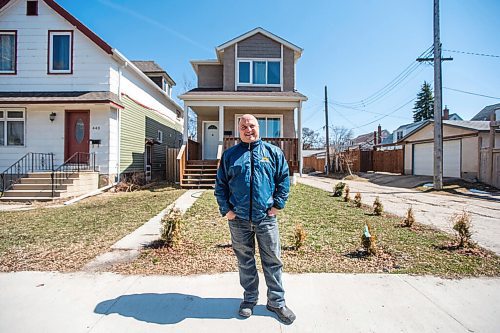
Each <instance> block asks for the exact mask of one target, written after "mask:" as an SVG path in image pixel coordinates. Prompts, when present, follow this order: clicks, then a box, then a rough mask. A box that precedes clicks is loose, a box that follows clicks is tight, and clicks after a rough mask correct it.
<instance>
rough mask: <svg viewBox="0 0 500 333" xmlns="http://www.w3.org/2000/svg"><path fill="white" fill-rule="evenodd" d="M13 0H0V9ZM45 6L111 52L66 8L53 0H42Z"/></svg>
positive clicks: (108, 47)
mask: <svg viewBox="0 0 500 333" xmlns="http://www.w3.org/2000/svg"><path fill="white" fill-rule="evenodd" d="M11 1H15V0H0V10H1V9H2V8H3V7H4V6H6V5H7V4H8V3H9V2H11ZM43 1H44V2H45V3H46V4H47V6H49V7H50V8H52V9H53V10H54V11H55V12H56V13H58V14H59V15H61V16H62V17H63V18H64V19H66V21H68V22H69V23H71V25H73V26H75V27H76V28H77V29H78V30H80V31H81V32H82V33H83V34H84V35H85V36H87V37H88V38H89V39H90V40H91V41H93V42H94V43H95V44H96V45H97V46H99V47H100V48H101V49H102V50H103V51H104V52H106V53H107V54H113V48H112V47H111V46H109V44H108V43H106V42H105V41H104V40H102V39H101V37H99V36H97V35H96V34H95V33H94V32H93V31H92V30H90V29H89V28H87V27H86V26H85V25H84V24H83V23H82V22H80V21H79V20H78V19H77V18H76V17H74V16H73V15H71V14H70V13H68V12H67V11H66V9H64V8H62V7H61V6H60V5H58V4H57V3H56V2H55V1H54V0H43Z"/></svg>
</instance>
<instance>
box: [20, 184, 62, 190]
mask: <svg viewBox="0 0 500 333" xmlns="http://www.w3.org/2000/svg"><path fill="white" fill-rule="evenodd" d="M55 189H56V190H67V189H68V185H57V186H56V187H55ZM11 190H32V191H42V190H50V191H52V184H51V183H49V184H15V185H13V186H12V189H11Z"/></svg>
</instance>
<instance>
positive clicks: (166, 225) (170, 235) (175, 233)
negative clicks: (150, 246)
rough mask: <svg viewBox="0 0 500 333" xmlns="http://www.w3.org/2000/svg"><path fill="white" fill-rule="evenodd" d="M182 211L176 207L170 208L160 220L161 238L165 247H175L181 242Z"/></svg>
mask: <svg viewBox="0 0 500 333" xmlns="http://www.w3.org/2000/svg"><path fill="white" fill-rule="evenodd" d="M181 225H182V213H181V211H180V210H179V209H178V208H174V209H172V211H170V213H168V214H167V215H165V216H164V217H163V219H162V220H161V239H162V240H163V241H164V242H165V245H166V246H167V247H175V246H177V245H179V244H180V242H181Z"/></svg>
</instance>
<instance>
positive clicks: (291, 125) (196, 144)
mask: <svg viewBox="0 0 500 333" xmlns="http://www.w3.org/2000/svg"><path fill="white" fill-rule="evenodd" d="M180 97H181V99H183V100H184V116H185V117H184V133H183V134H184V137H183V139H184V144H183V145H182V147H181V150H180V152H179V154H178V156H177V160H178V163H179V182H180V185H181V186H183V187H206V188H210V187H213V184H214V182H215V172H214V170H216V168H217V165H218V162H219V160H220V158H221V156H222V153H223V151H224V150H226V149H227V148H229V147H231V146H234V145H236V144H238V143H239V142H240V139H239V138H238V136H239V130H238V122H239V118H240V117H241V116H242V115H244V114H247V113H249V114H253V115H254V116H255V117H256V118H257V120H258V121H259V127H260V136H261V138H262V140H264V141H266V142H270V143H272V144H274V145H276V146H278V147H280V148H281V150H282V151H283V153H284V154H285V157H286V159H287V161H288V166H289V169H290V173H291V174H293V173H296V172H300V170H301V169H302V168H301V164H302V163H301V161H302V150H301V149H300V147H301V145H302V143H301V141H302V140H301V136H302V124H301V118H302V115H301V113H302V112H301V108H302V101H303V100H304V98H305V97H304V96H303V95H301V94H298V93H283V92H272V93H270V92H267V93H262V92H259V93H258V94H256V93H253V92H252V93H250V92H221V91H218V92H198V91H191V92H188V93H186V94H184V95H182V96H180ZM189 109H191V110H192V111H193V112H194V113H195V114H196V116H197V120H196V126H193V121H192V120H191V121H190V119H189ZM190 124H191V130H192V131H193V129H194V130H196V135H193V133H188V131H189V128H190ZM190 135H191V137H190ZM208 166H209V167H208ZM194 168H201V169H206V172H204V171H203V170H198V171H197V172H196V175H193V169H194ZM186 170H187V171H186ZM197 179H200V181H197ZM201 179H202V180H203V181H201Z"/></svg>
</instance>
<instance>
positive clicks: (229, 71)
mask: <svg viewBox="0 0 500 333" xmlns="http://www.w3.org/2000/svg"><path fill="white" fill-rule="evenodd" d="M223 57H224V59H223V64H224V71H223V72H224V77H223V80H224V87H223V90H224V91H234V80H235V71H234V70H235V67H234V45H232V46H229V47H227V48H225V49H224V55H223Z"/></svg>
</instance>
